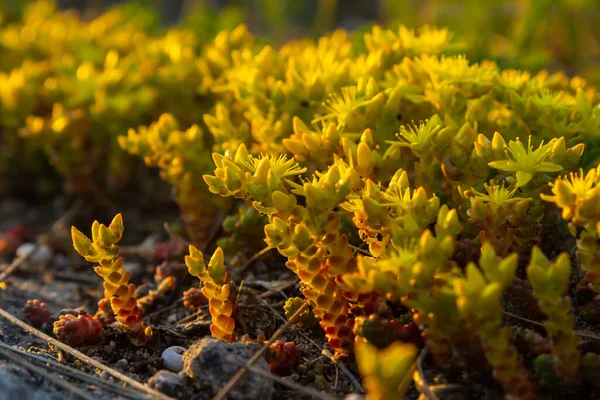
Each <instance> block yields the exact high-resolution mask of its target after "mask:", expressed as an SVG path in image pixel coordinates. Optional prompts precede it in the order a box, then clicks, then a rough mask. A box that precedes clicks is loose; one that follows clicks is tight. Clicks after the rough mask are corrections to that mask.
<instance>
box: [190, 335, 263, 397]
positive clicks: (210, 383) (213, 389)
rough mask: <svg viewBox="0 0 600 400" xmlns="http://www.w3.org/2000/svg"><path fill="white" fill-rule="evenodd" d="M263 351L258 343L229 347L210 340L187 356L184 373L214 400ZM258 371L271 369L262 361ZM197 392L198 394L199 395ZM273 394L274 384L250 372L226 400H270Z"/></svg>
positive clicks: (226, 344) (229, 345) (198, 388)
mask: <svg viewBox="0 0 600 400" xmlns="http://www.w3.org/2000/svg"><path fill="white" fill-rule="evenodd" d="M259 349H260V346H258V345H257V344H254V343H250V344H246V343H233V344H229V343H225V342H222V341H220V340H216V339H213V338H209V337H206V338H203V339H201V340H200V341H199V342H198V343H195V344H194V345H192V346H191V347H190V348H189V349H188V350H187V351H186V352H185V353H184V354H183V372H184V373H185V374H186V375H187V376H188V377H189V378H191V379H193V381H194V382H193V385H194V386H195V389H196V390H198V391H202V392H204V393H205V394H207V395H208V396H210V397H213V396H214V395H216V394H217V392H218V391H219V390H220V389H221V388H223V386H225V384H226V383H227V382H228V381H229V379H231V377H232V376H233V375H234V374H235V373H236V372H237V371H238V370H239V369H240V364H245V363H246V362H247V361H248V359H249V358H250V357H252V355H253V354H254V353H256V351H258V350H259ZM254 367H256V368H261V369H263V370H265V371H268V370H269V365H268V364H267V362H266V361H265V359H264V358H262V357H261V358H260V359H259V361H257V362H256V363H255V364H254ZM196 390H195V391H194V392H196V393H197V391H196ZM273 391H274V389H273V382H272V381H271V380H269V379H266V378H263V377H262V376H259V375H257V374H253V373H251V372H248V373H246V375H245V376H244V377H243V378H242V379H241V380H240V381H239V382H238V383H237V384H236V385H235V387H234V388H233V389H232V390H231V391H230V392H229V393H228V395H227V397H226V398H227V399H230V400H238V399H260V400H270V399H271V398H272V396H273Z"/></svg>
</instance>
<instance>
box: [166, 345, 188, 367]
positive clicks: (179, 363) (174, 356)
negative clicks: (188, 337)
mask: <svg viewBox="0 0 600 400" xmlns="http://www.w3.org/2000/svg"><path fill="white" fill-rule="evenodd" d="M185 350H186V348H185V347H181V346H171V347H167V348H166V349H165V351H163V352H162V354H161V357H162V359H163V364H164V365H165V367H166V368H167V369H168V370H169V371H173V372H179V371H181V370H182V369H183V353H185Z"/></svg>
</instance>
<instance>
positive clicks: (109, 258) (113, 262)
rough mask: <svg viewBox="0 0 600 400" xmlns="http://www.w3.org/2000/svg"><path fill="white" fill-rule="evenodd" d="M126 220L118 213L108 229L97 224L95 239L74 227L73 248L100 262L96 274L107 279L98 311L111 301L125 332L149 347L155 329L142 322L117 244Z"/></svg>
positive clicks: (94, 230) (72, 234)
mask: <svg viewBox="0 0 600 400" xmlns="http://www.w3.org/2000/svg"><path fill="white" fill-rule="evenodd" d="M123 231H124V226H123V217H122V216H121V214H117V215H116V216H115V217H114V219H113V220H112V222H111V223H110V225H109V226H106V225H104V224H101V223H99V222H98V221H94V223H93V224H92V238H91V239H90V238H88V237H87V236H86V235H84V234H83V233H82V232H81V231H79V230H78V229H77V228H75V227H74V226H73V227H71V236H72V238H73V247H74V248H75V250H76V251H77V252H78V253H79V254H80V255H81V256H82V257H83V258H85V259H86V261H89V262H93V263H98V265H96V266H95V267H94V272H96V274H98V275H99V276H100V277H101V278H102V279H104V299H103V300H105V302H103V304H102V305H100V304H99V310H100V311H102V309H103V308H106V301H110V306H111V308H112V312H113V313H114V318H115V320H116V321H117V323H118V324H119V326H120V327H121V328H123V330H125V331H126V332H127V333H128V334H129V336H130V337H131V340H132V342H133V343H135V344H137V345H145V344H148V343H149V342H150V341H151V340H152V329H151V328H150V327H149V326H146V324H145V323H144V322H143V321H142V313H141V312H140V310H139V308H138V304H137V300H136V299H135V297H134V291H135V287H134V286H133V284H131V283H129V277H130V273H129V271H125V270H124V269H123V264H124V261H123V258H122V257H119V248H118V247H117V243H118V242H119V241H120V240H121V237H122V236H123Z"/></svg>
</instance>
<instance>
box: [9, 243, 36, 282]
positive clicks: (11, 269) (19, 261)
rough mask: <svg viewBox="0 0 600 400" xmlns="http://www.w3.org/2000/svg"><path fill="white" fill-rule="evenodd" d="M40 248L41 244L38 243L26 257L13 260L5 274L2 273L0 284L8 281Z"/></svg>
mask: <svg viewBox="0 0 600 400" xmlns="http://www.w3.org/2000/svg"><path fill="white" fill-rule="evenodd" d="M39 248H40V244H39V243H36V244H35V246H33V249H32V250H31V251H30V252H29V253H27V254H25V255H24V256H21V257H17V258H15V259H14V260H13V262H12V263H11V264H10V265H9V266H8V268H6V269H5V270H4V272H2V273H1V274H0V282H3V281H5V280H6V278H7V277H8V276H9V275H10V274H12V273H13V272H14V271H16V269H17V268H19V267H20V266H21V265H22V264H23V263H25V262H26V261H27V260H29V259H30V258H31V257H32V256H33V255H34V254H35V253H36V252H37V251H38V249H39Z"/></svg>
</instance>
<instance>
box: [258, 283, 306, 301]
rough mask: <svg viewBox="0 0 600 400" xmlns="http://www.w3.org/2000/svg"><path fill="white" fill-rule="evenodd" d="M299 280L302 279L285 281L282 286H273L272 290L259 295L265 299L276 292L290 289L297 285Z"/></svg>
mask: <svg viewBox="0 0 600 400" xmlns="http://www.w3.org/2000/svg"><path fill="white" fill-rule="evenodd" d="M299 281H300V279H299V278H296V279H294V280H292V281H290V282H288V283H284V284H283V285H281V286H279V287H277V288H273V289H271V290H268V291H266V292H264V293H262V294H260V295H259V296H258V297H260V298H261V299H265V298H267V297H269V296H272V295H274V294H275V293H279V292H281V291H282V290H285V289H289V288H291V287H293V286H295V285H296V284H297V283H298V282H299Z"/></svg>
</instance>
